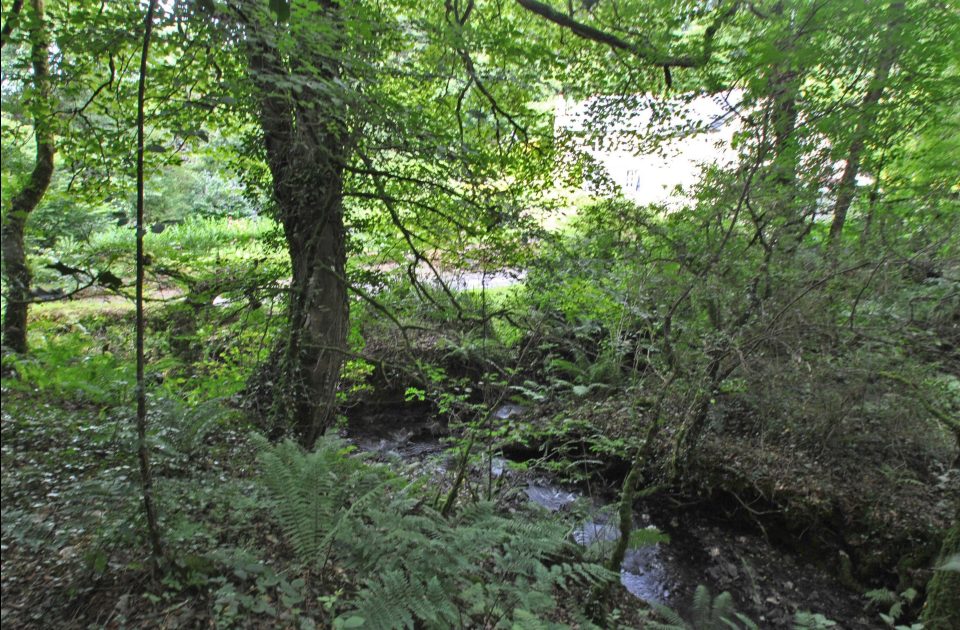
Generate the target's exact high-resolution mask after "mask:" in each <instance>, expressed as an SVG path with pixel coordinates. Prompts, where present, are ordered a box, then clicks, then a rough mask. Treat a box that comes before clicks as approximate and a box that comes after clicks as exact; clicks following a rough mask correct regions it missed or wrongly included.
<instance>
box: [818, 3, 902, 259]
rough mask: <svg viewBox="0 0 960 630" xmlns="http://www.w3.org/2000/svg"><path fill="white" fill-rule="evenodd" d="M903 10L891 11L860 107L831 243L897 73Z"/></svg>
mask: <svg viewBox="0 0 960 630" xmlns="http://www.w3.org/2000/svg"><path fill="white" fill-rule="evenodd" d="M903 7H904V5H903V2H894V3H892V4H891V5H890V8H889V13H890V16H891V19H890V23H889V25H888V27H887V31H886V40H887V42H886V46H885V47H884V50H883V51H882V52H881V54H880V60H879V62H878V64H877V68H876V71H875V72H874V75H873V80H872V81H871V82H870V89H869V90H867V93H866V95H865V96H864V97H863V103H862V104H861V106H860V119H859V120H858V121H857V126H856V127H855V128H854V131H853V136H852V139H851V140H850V148H849V149H848V151H847V163H846V165H845V166H844V168H843V175H842V176H841V177H840V183H838V184H837V199H836V201H835V202H834V205H833V222H832V223H831V225H830V242H831V243H836V242H837V241H839V240H840V236H841V234H842V233H843V226H844V224H845V223H846V220H847V212H848V211H849V210H850V204H851V203H852V202H853V198H854V196H855V195H856V192H857V186H856V183H857V175H859V174H860V165H861V163H862V161H863V150H864V148H865V147H866V143H867V139H868V137H869V136H870V132H871V130H872V128H873V125H874V123H875V122H876V120H877V110H876V107H877V104H878V103H879V102H880V99H881V98H882V97H883V91H884V89H885V88H886V85H887V79H889V78H890V71H891V69H893V62H894V60H895V59H896V56H897V36H898V33H899V29H900V24H901V21H902V20H901V14H902V13H903Z"/></svg>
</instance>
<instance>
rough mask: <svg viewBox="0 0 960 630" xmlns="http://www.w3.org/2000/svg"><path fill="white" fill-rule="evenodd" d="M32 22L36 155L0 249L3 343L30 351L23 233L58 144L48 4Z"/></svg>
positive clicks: (35, 10) (39, 0) (35, 5)
mask: <svg viewBox="0 0 960 630" xmlns="http://www.w3.org/2000/svg"><path fill="white" fill-rule="evenodd" d="M30 8H31V14H30V15H29V16H28V19H29V28H30V32H29V38H30V57H31V63H32V65H33V85H34V97H33V99H32V101H31V103H30V108H31V109H32V110H33V112H34V115H33V130H34V137H35V138H36V143H37V156H36V162H35V164H34V167H33V171H32V172H31V173H30V177H29V179H28V180H27V182H26V184H25V185H24V187H23V188H22V189H21V190H20V191H19V192H18V193H17V194H16V195H14V196H13V199H12V200H11V202H10V207H9V208H7V211H6V212H5V213H4V215H3V225H2V227H0V247H2V249H3V276H4V281H5V283H6V288H5V293H6V296H5V297H6V299H7V306H6V308H5V309H4V313H3V345H4V346H6V347H7V348H9V349H10V350H13V351H14V352H18V353H24V352H26V351H27V307H28V306H29V304H30V281H31V276H30V265H29V264H28V263H27V251H26V247H25V244H24V233H25V231H26V226H27V217H29V216H30V213H31V212H33V210H34V208H36V207H37V205H38V204H39V203H40V200H41V199H43V195H44V193H46V191H47V188H48V187H49V186H50V180H51V179H52V178H53V158H54V154H55V153H56V142H55V138H54V133H53V118H52V116H53V107H52V106H51V103H50V101H51V89H50V65H49V60H48V59H49V56H50V36H49V34H48V33H47V28H46V22H45V19H44V3H43V0H32V2H31V3H30Z"/></svg>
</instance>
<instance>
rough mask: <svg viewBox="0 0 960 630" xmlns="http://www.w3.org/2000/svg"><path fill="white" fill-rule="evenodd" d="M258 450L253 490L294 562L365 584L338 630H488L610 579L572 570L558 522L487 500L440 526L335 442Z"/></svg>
mask: <svg viewBox="0 0 960 630" xmlns="http://www.w3.org/2000/svg"><path fill="white" fill-rule="evenodd" d="M256 442H257V443H258V444H259V447H260V449H261V454H260V462H261V466H262V480H263V483H264V485H265V486H266V487H267V489H268V490H269V492H270V495H271V496H272V497H273V501H274V504H275V514H276V517H277V520H278V521H279V524H280V527H281V528H282V530H283V533H284V536H285V537H286V539H287V541H288V542H289V544H290V546H291V548H292V549H293V551H294V553H295V554H296V555H297V557H298V558H299V559H300V560H301V561H302V562H304V563H305V564H306V565H308V566H313V567H324V566H326V565H327V563H328V562H332V563H335V564H336V565H337V566H338V568H340V569H345V570H346V571H347V575H354V576H365V577H364V578H363V579H362V580H361V581H360V583H359V584H355V586H354V588H351V589H349V590H350V592H352V593H353V595H354V596H353V599H352V600H351V601H350V603H349V604H348V607H349V611H348V612H346V613H345V614H344V615H341V616H340V617H338V618H337V625H338V626H340V627H357V626H361V625H362V627H364V628H374V629H379V628H384V629H392V628H413V627H418V628H420V627H423V628H449V627H451V626H463V625H467V626H471V627H473V626H477V627H493V626H499V625H503V624H506V625H508V626H509V625H511V623H512V621H511V620H513V619H514V618H515V619H516V620H517V621H516V623H521V622H520V621H519V620H521V619H522V620H523V621H522V623H523V624H524V626H529V625H530V624H528V623H527V621H528V620H530V619H539V616H541V615H544V614H548V613H551V612H552V611H553V610H554V609H555V608H556V607H557V601H556V596H557V595H558V594H559V593H562V592H564V591H569V590H570V589H576V588H592V587H594V586H596V585H599V584H602V583H606V582H609V581H612V580H615V579H616V578H617V577H618V576H617V575H616V574H614V573H611V572H610V571H607V570H606V569H604V568H603V567H602V566H600V565H597V564H590V563H585V562H571V561H570V560H571V558H573V557H574V556H575V547H574V546H573V545H572V543H570V542H569V541H568V540H567V537H566V534H567V528H566V527H565V526H564V525H563V524H562V523H556V522H552V521H550V520H547V519H534V520H526V519H524V518H521V517H518V516H517V515H511V517H510V518H506V517H504V516H501V515H499V514H498V513H497V512H496V510H495V509H494V505H493V504H492V503H490V502H478V503H474V504H472V505H467V506H465V507H464V509H463V510H462V511H461V512H460V513H459V514H458V515H457V516H456V517H455V518H452V519H447V518H444V517H443V516H441V515H440V513H439V512H437V511H435V510H433V509H431V508H429V507H427V506H426V502H425V501H423V500H422V498H420V497H417V495H416V494H414V493H413V492H412V490H411V488H412V487H414V486H415V484H410V485H407V486H406V487H401V486H400V485H399V484H397V483H394V482H395V481H396V480H395V479H394V478H391V477H389V476H388V475H387V474H386V473H385V472H383V471H382V470H381V469H376V468H374V467H372V466H370V465H368V464H366V463H364V462H363V461H361V460H359V459H358V458H353V457H349V456H348V451H349V449H348V448H347V447H346V446H345V444H344V443H343V442H342V441H340V440H338V439H337V438H330V437H324V438H322V439H321V440H319V441H318V442H317V446H316V449H315V450H314V451H313V452H310V453H307V452H304V451H303V450H302V449H301V448H300V447H298V446H297V445H296V444H294V443H292V442H290V441H286V442H282V443H280V444H277V445H270V444H268V443H267V442H266V440H264V439H263V438H260V437H258V438H256ZM341 574H342V572H341ZM534 625H536V624H534ZM548 626H549V624H546V625H545V627H548Z"/></svg>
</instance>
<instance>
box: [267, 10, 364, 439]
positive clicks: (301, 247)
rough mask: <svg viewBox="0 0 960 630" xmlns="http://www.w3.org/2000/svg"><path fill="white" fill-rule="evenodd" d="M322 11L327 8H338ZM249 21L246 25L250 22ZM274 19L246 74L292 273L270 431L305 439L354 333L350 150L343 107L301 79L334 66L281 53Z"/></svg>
mask: <svg viewBox="0 0 960 630" xmlns="http://www.w3.org/2000/svg"><path fill="white" fill-rule="evenodd" d="M325 9H326V10H327V11H329V12H330V14H331V24H333V23H334V21H333V19H332V18H333V17H334V13H335V11H336V8H335V7H334V6H332V5H329V6H326V7H325ZM248 26H249V23H248ZM272 28H274V27H273V25H272V24H271V25H268V24H265V23H264V21H263V20H260V21H259V22H257V23H256V25H255V28H254V29H251V31H250V76H251V79H252V80H253V81H254V84H255V86H256V88H257V91H258V96H259V99H260V112H259V115H260V123H261V127H262V130H263V136H264V142H265V145H266V150H267V163H268V166H269V167H270V172H271V174H272V175H273V192H274V198H275V201H276V202H277V207H278V218H279V219H280V221H281V223H282V224H283V229H284V235H285V236H286V240H287V248H288V251H289V255H290V263H291V269H292V278H291V284H290V293H289V297H290V299H289V307H288V316H289V320H288V329H287V332H286V336H285V338H284V340H283V343H282V347H281V348H280V353H279V354H280V357H279V362H278V365H277V366H276V370H277V371H276V373H274V374H270V375H268V377H269V379H270V381H271V382H272V386H271V388H270V389H271V390H272V391H271V394H272V396H271V398H272V405H271V408H270V410H269V414H270V415H271V416H272V417H271V418H268V420H269V421H270V423H271V424H272V425H273V426H272V427H271V428H273V429H274V430H277V429H279V430H282V431H284V432H288V431H292V432H294V433H295V434H296V435H297V436H298V437H299V439H300V441H301V442H302V443H303V444H305V445H308V446H309V445H312V443H313V442H314V441H315V440H316V439H317V437H319V436H320V435H321V434H322V433H323V431H324V430H325V429H326V428H327V426H328V425H329V422H330V420H331V419H332V418H333V416H334V410H335V408H336V390H337V384H338V382H339V378H340V368H341V366H342V363H343V357H344V350H345V348H346V340H347V329H348V301H347V286H346V279H345V268H346V229H345V227H344V222H343V168H344V164H345V160H346V157H345V156H346V155H347V152H348V146H347V141H346V140H345V138H346V137H347V133H346V131H345V124H344V122H343V118H342V107H337V106H335V105H334V104H332V103H331V102H329V99H328V98H325V96H324V95H321V94H318V93H317V92H316V91H315V90H314V89H312V88H310V87H301V88H300V89H299V90H296V91H294V90H292V89H291V88H289V87H287V86H289V85H290V84H291V83H292V81H291V80H290V79H291V78H293V79H295V80H297V82H299V83H300V84H302V83H304V81H303V79H304V78H306V79H309V80H310V81H311V82H313V83H327V82H333V81H335V80H336V79H337V78H338V77H339V68H338V65H337V62H336V61H334V60H332V59H329V58H324V57H323V56H321V55H311V54H310V49H309V47H308V46H307V45H306V44H305V45H303V46H300V47H299V49H298V55H297V56H296V57H293V56H291V57H290V58H284V57H283V55H282V54H281V53H280V52H279V50H278V47H277V46H276V42H277V37H276V33H269V31H267V29H272Z"/></svg>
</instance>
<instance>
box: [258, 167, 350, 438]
mask: <svg viewBox="0 0 960 630" xmlns="http://www.w3.org/2000/svg"><path fill="white" fill-rule="evenodd" d="M313 169H317V174H316V175H315V174H314V173H305V174H304V177H303V179H304V180H309V181H302V182H296V183H293V184H291V182H289V181H286V182H284V181H282V180H280V179H277V177H276V175H274V177H275V180H276V181H277V183H276V184H275V186H274V188H275V190H276V196H277V201H278V203H279V204H280V209H281V214H282V215H283V225H284V232H285V234H286V237H287V243H288V248H289V252H290V262H291V265H292V271H293V275H292V280H291V285H290V303H289V310H288V313H289V320H288V327H289V331H288V333H287V336H286V339H285V342H284V349H283V355H282V361H281V374H280V375H279V377H280V378H279V382H277V383H275V385H276V387H277V389H276V390H275V397H274V413H275V414H276V415H277V418H276V419H277V420H282V421H284V422H285V423H286V424H287V426H289V427H290V428H292V429H293V430H294V432H295V433H296V434H297V435H298V436H299V437H300V439H301V440H302V441H303V443H304V444H308V445H309V444H312V443H313V442H314V441H315V440H316V439H317V437H319V436H320V435H321V434H322V433H323V431H324V429H326V427H327V425H328V424H329V422H330V420H331V418H332V417H333V411H334V409H335V406H336V390H337V383H338V382H339V378H340V367H341V365H342V362H343V351H344V348H345V347H346V341H347V328H348V303H347V289H346V285H345V282H344V272H345V266H346V245H345V240H346V232H345V229H344V225H343V208H342V177H341V174H340V173H339V172H329V171H328V172H326V173H324V171H323V170H322V169H321V168H320V165H313V166H312V167H311V166H308V167H305V168H304V170H305V171H312V170H313ZM324 175H325V176H324ZM288 193H294V194H293V195H292V196H291V195H289V194H288Z"/></svg>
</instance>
